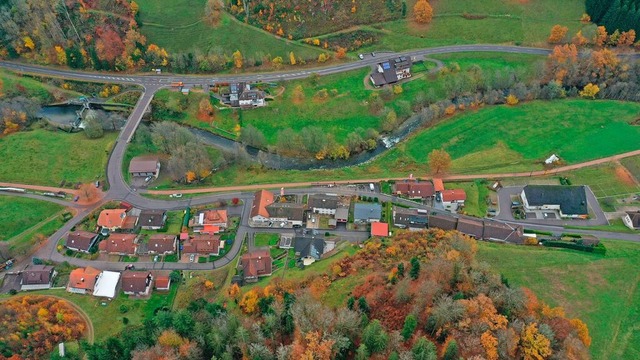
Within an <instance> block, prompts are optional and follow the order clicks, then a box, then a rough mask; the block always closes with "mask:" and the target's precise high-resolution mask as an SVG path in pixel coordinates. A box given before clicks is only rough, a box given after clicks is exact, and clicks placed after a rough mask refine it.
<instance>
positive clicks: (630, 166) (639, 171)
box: [620, 156, 640, 181]
mask: <svg viewBox="0 0 640 360" xmlns="http://www.w3.org/2000/svg"><path fill="white" fill-rule="evenodd" d="M620 163H622V165H624V167H626V168H627V170H629V172H630V173H631V175H633V177H635V178H636V180H638V181H640V156H633V157H628V158H626V159H622V160H620Z"/></svg>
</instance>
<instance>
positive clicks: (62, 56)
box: [54, 45, 67, 65]
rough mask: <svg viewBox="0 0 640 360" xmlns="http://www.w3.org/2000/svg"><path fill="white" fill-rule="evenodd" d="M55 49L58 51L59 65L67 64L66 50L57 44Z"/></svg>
mask: <svg viewBox="0 0 640 360" xmlns="http://www.w3.org/2000/svg"><path fill="white" fill-rule="evenodd" d="M54 49H55V51H56V60H57V62H58V65H67V53H66V52H65V51H64V49H63V48H62V46H58V45H56V46H55V47H54Z"/></svg>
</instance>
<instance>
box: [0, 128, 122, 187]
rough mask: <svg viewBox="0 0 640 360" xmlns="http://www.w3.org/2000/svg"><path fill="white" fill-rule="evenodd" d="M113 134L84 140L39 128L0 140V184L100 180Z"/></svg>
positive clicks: (80, 136)
mask: <svg viewBox="0 0 640 360" xmlns="http://www.w3.org/2000/svg"><path fill="white" fill-rule="evenodd" d="M117 136H118V134H117V133H114V132H108V133H105V136H104V137H102V138H100V139H87V137H86V136H85V135H84V133H75V134H69V133H65V132H60V131H58V132H52V131H46V130H42V129H38V130H34V131H26V132H19V133H15V134H11V135H9V136H5V137H2V138H0V159H3V160H2V161H1V162H0V181H4V182H14V183H22V184H37V185H51V186H59V185H60V182H61V181H62V180H66V181H67V183H76V182H89V181H93V180H95V179H96V178H102V177H104V172H105V166H106V163H107V158H108V155H109V152H110V151H111V147H112V146H113V144H114V142H115V139H116V137H117Z"/></svg>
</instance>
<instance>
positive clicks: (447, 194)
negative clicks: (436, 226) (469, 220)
mask: <svg viewBox="0 0 640 360" xmlns="http://www.w3.org/2000/svg"><path fill="white" fill-rule="evenodd" d="M466 199H467V193H465V192H464V190H462V189H453V190H443V191H442V201H447V202H450V201H464V200H466Z"/></svg>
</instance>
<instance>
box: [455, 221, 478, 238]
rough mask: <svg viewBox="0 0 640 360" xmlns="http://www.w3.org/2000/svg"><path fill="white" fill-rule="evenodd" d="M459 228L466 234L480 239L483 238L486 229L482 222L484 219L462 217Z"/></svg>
mask: <svg viewBox="0 0 640 360" xmlns="http://www.w3.org/2000/svg"><path fill="white" fill-rule="evenodd" d="M457 230H458V231H460V232H461V233H463V234H465V235H469V236H473V237H475V238H477V239H480V238H482V234H483V231H484V224H483V223H482V220H473V219H467V218H460V219H458V227H457Z"/></svg>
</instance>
